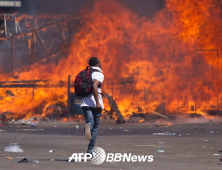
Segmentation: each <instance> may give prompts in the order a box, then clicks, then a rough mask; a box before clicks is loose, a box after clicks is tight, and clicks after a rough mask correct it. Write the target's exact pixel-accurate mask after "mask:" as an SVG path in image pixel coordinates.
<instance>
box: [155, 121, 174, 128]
mask: <svg viewBox="0 0 222 170" xmlns="http://www.w3.org/2000/svg"><path fill="white" fill-rule="evenodd" d="M157 123H158V122H157ZM155 127H172V124H171V123H168V124H157V125H155Z"/></svg>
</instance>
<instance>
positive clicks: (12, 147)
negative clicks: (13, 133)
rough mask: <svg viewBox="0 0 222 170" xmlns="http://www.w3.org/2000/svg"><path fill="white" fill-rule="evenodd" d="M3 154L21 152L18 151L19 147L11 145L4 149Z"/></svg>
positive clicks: (15, 144) (20, 150)
mask: <svg viewBox="0 0 222 170" xmlns="http://www.w3.org/2000/svg"><path fill="white" fill-rule="evenodd" d="M4 151H5V152H23V150H22V149H20V146H19V145H18V144H17V143H11V144H10V146H7V147H5V149H4Z"/></svg>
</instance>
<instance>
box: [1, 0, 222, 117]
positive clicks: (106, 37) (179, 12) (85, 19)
mask: <svg viewBox="0 0 222 170" xmlns="http://www.w3.org/2000/svg"><path fill="white" fill-rule="evenodd" d="M221 5H222V3H221V2H220V1H216V0H202V1H198V0H187V1H178V0H166V3H165V7H164V8H163V9H161V10H160V11H157V12H156V13H155V15H154V17H153V18H147V17H139V16H138V15H137V14H135V13H133V12H132V11H131V10H130V9H128V8H127V7H125V5H124V4H122V3H120V2H119V1H116V0H105V1H99V0H98V1H95V4H94V7H93V8H91V9H88V8H87V7H85V8H83V9H82V12H81V20H82V23H83V24H82V25H81V27H80V28H79V32H78V33H76V34H75V37H74V39H73V42H72V46H71V48H70V50H69V55H68V56H64V58H61V59H60V62H59V63H58V64H55V63H49V64H47V65H44V64H41V63H36V64H34V65H32V66H31V68H30V69H29V70H28V71H24V72H22V73H20V74H19V80H34V79H35V80H37V79H41V80H48V79H50V80H53V81H55V82H59V81H67V77H68V75H76V74H77V73H78V72H79V71H81V70H82V69H84V68H85V67H86V66H87V61H88V59H89V58H90V57H91V56H93V55H95V56H97V57H99V58H100V59H101V61H102V64H103V68H102V70H103V72H104V74H105V85H104V89H103V91H105V92H108V93H109V94H111V93H112V92H111V86H110V84H109V83H111V82H115V83H114V85H113V93H114V99H115V100H116V103H117V104H118V107H119V109H120V111H121V113H122V114H123V116H124V117H125V118H128V117H129V116H130V115H131V114H132V112H134V113H136V112H138V107H141V108H142V111H143V112H144V113H148V112H149V111H150V110H152V111H155V110H156V109H157V108H161V109H162V110H163V111H164V112H165V111H166V112H174V113H200V114H202V115H203V116H205V117H206V118H208V116H207V115H206V114H204V113H205V112H204V110H221V109H222V108H221V107H222V104H221V102H222V96H221V95H220V89H221V87H222V84H221V83H220V82H221V79H222V77H221V74H220V64H218V63H220V62H221V57H220V56H219V55H218V52H219V53H220V51H221V47H222V44H221V43H222V41H221V39H220V37H221V34H222V33H221V28H222V22H221V9H220V6H221ZM28 17H29V16H28ZM20 20H22V19H20ZM45 31H46V30H45ZM16 74H17V72H16V71H15V72H14V75H16ZM0 77H1V80H2V81H5V80H7V81H9V80H14V78H12V77H10V76H9V75H7V74H1V75H0ZM129 78H130V79H132V80H133V82H134V83H127V82H124V83H122V80H124V79H129ZM7 90H8V91H10V92H11V93H12V94H13V95H9V94H7ZM33 93H34V98H33ZM0 99H1V100H0V113H2V112H6V111H11V112H12V113H15V115H16V116H17V117H20V116H22V115H26V114H27V113H33V114H34V113H38V114H40V115H41V114H42V113H43V112H44V110H45V109H44V108H46V107H48V106H49V105H51V104H53V103H63V104H64V105H67V87H64V88H59V89H58V88H37V89H7V88H5V89H4V88H1V89H0ZM107 103H108V102H106V105H105V107H108V104H107ZM43 115H45V113H43Z"/></svg>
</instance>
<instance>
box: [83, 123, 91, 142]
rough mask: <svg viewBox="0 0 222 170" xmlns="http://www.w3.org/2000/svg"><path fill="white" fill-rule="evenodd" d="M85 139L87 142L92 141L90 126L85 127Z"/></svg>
mask: <svg viewBox="0 0 222 170" xmlns="http://www.w3.org/2000/svg"><path fill="white" fill-rule="evenodd" d="M85 137H86V139H87V140H90V139H91V138H92V135H91V131H90V126H89V124H86V125H85Z"/></svg>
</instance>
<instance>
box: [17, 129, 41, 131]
mask: <svg viewBox="0 0 222 170" xmlns="http://www.w3.org/2000/svg"><path fill="white" fill-rule="evenodd" d="M39 130H43V129H16V130H15V131H39Z"/></svg>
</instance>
